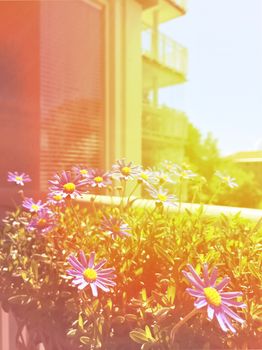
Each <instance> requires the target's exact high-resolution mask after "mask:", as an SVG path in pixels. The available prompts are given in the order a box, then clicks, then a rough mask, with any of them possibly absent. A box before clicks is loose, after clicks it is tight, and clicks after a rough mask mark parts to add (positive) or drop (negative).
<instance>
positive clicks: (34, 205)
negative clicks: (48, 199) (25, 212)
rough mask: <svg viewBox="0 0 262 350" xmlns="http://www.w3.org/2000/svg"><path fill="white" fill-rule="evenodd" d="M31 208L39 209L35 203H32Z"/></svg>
mask: <svg viewBox="0 0 262 350" xmlns="http://www.w3.org/2000/svg"><path fill="white" fill-rule="evenodd" d="M31 208H32V209H33V210H34V211H38V210H39V206H38V205H37V204H32V206H31Z"/></svg>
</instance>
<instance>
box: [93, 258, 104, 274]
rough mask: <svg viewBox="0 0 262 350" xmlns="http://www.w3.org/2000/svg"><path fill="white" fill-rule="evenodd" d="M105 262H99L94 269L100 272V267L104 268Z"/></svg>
mask: <svg viewBox="0 0 262 350" xmlns="http://www.w3.org/2000/svg"><path fill="white" fill-rule="evenodd" d="M106 262H107V260H106V259H103V260H101V261H100V262H99V263H98V264H96V265H95V267H94V269H95V270H97V271H98V270H100V269H101V267H102V266H104V265H105V263H106Z"/></svg>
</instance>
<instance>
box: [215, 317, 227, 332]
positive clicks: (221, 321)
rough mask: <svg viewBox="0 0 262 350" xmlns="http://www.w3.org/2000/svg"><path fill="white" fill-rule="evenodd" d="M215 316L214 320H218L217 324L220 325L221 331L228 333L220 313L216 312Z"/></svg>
mask: <svg viewBox="0 0 262 350" xmlns="http://www.w3.org/2000/svg"><path fill="white" fill-rule="evenodd" d="M215 315H216V318H217V320H218V323H219V325H220V327H221V329H222V331H224V332H227V331H228V328H227V326H226V325H225V322H224V319H223V317H222V313H221V312H216V313H215Z"/></svg>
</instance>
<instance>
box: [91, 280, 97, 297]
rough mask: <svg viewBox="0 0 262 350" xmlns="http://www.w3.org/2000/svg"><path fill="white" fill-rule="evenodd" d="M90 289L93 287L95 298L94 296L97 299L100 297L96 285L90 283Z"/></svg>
mask: <svg viewBox="0 0 262 350" xmlns="http://www.w3.org/2000/svg"><path fill="white" fill-rule="evenodd" d="M90 287H91V290H92V294H93V296H94V297H97V296H98V292H97V286H96V283H90Z"/></svg>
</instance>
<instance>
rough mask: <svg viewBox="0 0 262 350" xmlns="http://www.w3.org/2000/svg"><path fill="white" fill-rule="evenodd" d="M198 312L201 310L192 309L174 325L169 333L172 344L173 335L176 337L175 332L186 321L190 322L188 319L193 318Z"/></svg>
mask: <svg viewBox="0 0 262 350" xmlns="http://www.w3.org/2000/svg"><path fill="white" fill-rule="evenodd" d="M200 311H201V310H199V309H193V310H192V311H190V312H189V313H188V314H187V315H186V316H185V317H184V318H183V319H182V320H180V321H179V322H178V323H177V324H175V325H174V327H173V328H172V329H171V333H170V335H171V340H172V343H174V340H175V335H176V332H177V331H178V330H179V328H181V327H182V326H183V325H184V324H185V323H186V322H187V321H188V320H190V318H192V317H193V316H195V315H196V314H197V313H199V312H200Z"/></svg>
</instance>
